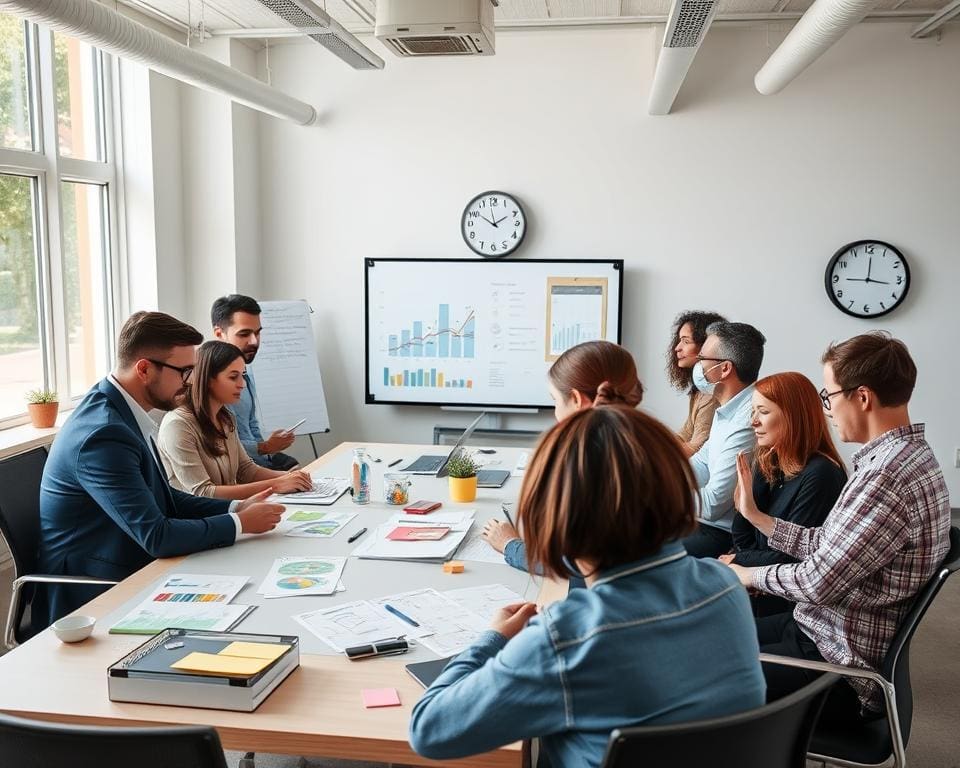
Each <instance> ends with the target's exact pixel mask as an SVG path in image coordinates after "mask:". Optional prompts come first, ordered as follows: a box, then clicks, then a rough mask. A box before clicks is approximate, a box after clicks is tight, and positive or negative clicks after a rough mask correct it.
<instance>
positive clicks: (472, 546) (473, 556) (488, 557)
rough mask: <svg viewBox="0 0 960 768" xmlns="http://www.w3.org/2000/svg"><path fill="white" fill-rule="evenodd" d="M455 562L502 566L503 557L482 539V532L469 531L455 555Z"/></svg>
mask: <svg viewBox="0 0 960 768" xmlns="http://www.w3.org/2000/svg"><path fill="white" fill-rule="evenodd" d="M455 557H456V558H457V560H470V561H472V562H474V563H500V564H501V565H502V564H503V555H502V554H501V553H499V552H497V550H495V549H494V548H493V547H491V546H490V544H488V543H487V540H486V539H485V538H483V531H479V530H476V531H470V533H468V534H467V538H466V539H464V540H463V544H461V545H460V548H459V549H458V550H457V553H456V555H455Z"/></svg>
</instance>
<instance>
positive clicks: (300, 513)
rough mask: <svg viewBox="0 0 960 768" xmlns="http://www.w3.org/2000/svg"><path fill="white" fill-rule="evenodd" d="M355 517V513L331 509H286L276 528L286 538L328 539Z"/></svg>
mask: <svg viewBox="0 0 960 768" xmlns="http://www.w3.org/2000/svg"><path fill="white" fill-rule="evenodd" d="M356 516H357V513H356V512H349V511H344V512H340V511H336V510H332V509H330V510H319V509H287V511H286V512H284V515H283V519H282V520H281V521H280V525H278V526H277V528H278V529H279V530H281V531H283V532H284V533H285V534H286V535H287V536H305V537H313V538H323V539H328V538H330V537H331V536H336V535H337V534H338V533H339V532H340V531H341V530H342V529H343V527H344V526H345V525H346V524H347V523H349V522H350V521H351V520H353V518H355V517H356Z"/></svg>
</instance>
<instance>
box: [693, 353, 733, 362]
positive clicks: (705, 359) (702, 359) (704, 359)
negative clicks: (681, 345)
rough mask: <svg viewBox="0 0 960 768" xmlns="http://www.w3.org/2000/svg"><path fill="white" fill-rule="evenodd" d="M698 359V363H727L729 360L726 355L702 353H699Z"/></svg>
mask: <svg viewBox="0 0 960 768" xmlns="http://www.w3.org/2000/svg"><path fill="white" fill-rule="evenodd" d="M696 359H697V362H698V363H704V362H706V363H725V362H727V358H725V357H703V356H702V355H697V358H696Z"/></svg>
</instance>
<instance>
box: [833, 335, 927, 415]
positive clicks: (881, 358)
mask: <svg viewBox="0 0 960 768" xmlns="http://www.w3.org/2000/svg"><path fill="white" fill-rule="evenodd" d="M821 362H822V363H823V364H824V365H829V366H830V367H831V368H832V369H833V378H834V379H836V382H837V385H838V386H839V387H840V388H841V389H845V390H854V389H856V388H857V387H866V388H867V389H869V390H871V391H872V392H873V393H874V394H875V395H876V396H877V400H878V401H879V402H880V405H882V406H884V407H887V408H892V407H895V406H898V405H905V404H906V403H908V402H910V395H912V394H913V387H914V385H915V384H916V383H917V366H916V364H915V363H914V362H913V358H912V357H910V352H909V351H908V350H907V345H906V344H904V343H903V342H902V341H900V340H899V339H895V338H893V337H892V336H891V335H890V334H889V333H887V332H886V331H872V332H870V333H864V334H861V335H860V336H854V337H853V338H852V339H847V340H846V341H841V342H840V343H839V344H831V345H830V346H829V347H827V351H826V352H824V353H823V357H822V358H821ZM849 395H850V393H849V392H845V393H844V396H845V397H848V396H849Z"/></svg>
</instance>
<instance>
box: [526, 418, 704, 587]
mask: <svg viewBox="0 0 960 768" xmlns="http://www.w3.org/2000/svg"><path fill="white" fill-rule="evenodd" d="M696 491H697V482H696V478H695V477H694V474H693V470H692V469H691V468H690V463H689V462H688V461H687V458H686V456H685V455H684V453H683V450H682V448H681V447H680V443H679V442H678V441H677V438H676V437H675V436H674V434H673V432H671V431H670V430H669V429H667V428H666V427H665V426H664V425H663V424H661V423H660V422H659V421H657V420H656V419H655V418H653V417H652V416H648V415H646V414H645V413H642V412H640V411H638V410H636V409H634V408H629V407H625V406H623V405H604V406H599V407H597V408H587V409H585V410H582V411H578V412H576V413H575V414H574V415H572V416H571V417H569V418H567V419H564V420H563V421H561V422H559V423H558V424H557V425H556V426H554V427H553V428H552V429H551V430H550V431H549V432H547V434H546V435H544V437H543V439H542V440H541V441H540V443H539V445H538V446H537V449H536V451H535V452H534V454H533V457H532V458H531V459H530V464H529V466H528V467H527V471H526V472H525V474H524V478H523V487H522V488H521V490H520V500H519V503H518V504H517V523H518V525H519V526H520V528H521V536H522V537H523V542H524V545H525V546H526V550H527V562H528V564H529V566H530V569H531V570H533V567H534V565H536V564H539V565H541V566H542V567H543V570H544V573H545V574H547V575H548V576H552V575H562V574H565V573H566V568H565V564H564V562H563V558H564V556H566V557H567V558H568V559H569V560H571V561H572V560H574V559H577V558H579V559H583V560H589V561H591V562H593V563H594V564H595V565H596V569H597V570H598V571H603V570H606V569H608V568H611V567H614V566H617V565H622V564H625V563H632V562H634V561H636V560H639V559H641V558H643V557H646V556H648V555H652V554H654V553H656V552H657V551H658V550H659V549H660V548H661V546H663V544H664V543H665V542H667V541H670V540H673V539H677V538H680V537H681V536H685V535H686V534H688V533H690V532H692V531H693V530H694V528H695V527H696V502H695V501H694V498H695V496H696Z"/></svg>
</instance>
